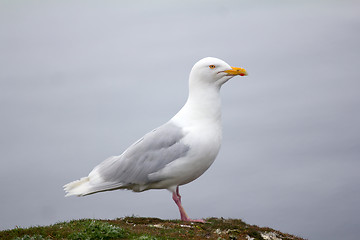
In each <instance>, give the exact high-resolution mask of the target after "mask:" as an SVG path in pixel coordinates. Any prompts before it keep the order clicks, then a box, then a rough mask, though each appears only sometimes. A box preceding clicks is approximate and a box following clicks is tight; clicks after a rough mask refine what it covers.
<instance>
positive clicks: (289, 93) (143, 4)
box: [0, 0, 360, 240]
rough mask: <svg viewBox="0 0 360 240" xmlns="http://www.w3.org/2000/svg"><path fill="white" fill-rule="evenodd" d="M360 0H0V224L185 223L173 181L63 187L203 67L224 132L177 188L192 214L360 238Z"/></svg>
mask: <svg viewBox="0 0 360 240" xmlns="http://www.w3.org/2000/svg"><path fill="white" fill-rule="evenodd" d="M359 12H360V4H359V1H348V0H339V1H320V0H319V1H271V3H270V2H269V1H256V2H254V1H250V0H249V1H196V2H195V1H151V2H150V1H115V0H114V1H76V2H75V1H14V0H11V1H10V0H8V1H4V0H3V1H1V2H0V112H1V117H0V154H1V167H0V190H1V200H0V201H1V204H0V229H7V228H13V227H15V226H21V227H27V226H31V225H47V224H53V223H56V222H58V221H66V220H71V219H79V218H107V219H112V218H117V217H124V216H129V215H137V216H141V217H159V218H164V219H177V218H179V216H178V209H177V207H176V205H175V204H174V202H173V201H172V199H171V194H170V193H169V192H168V191H166V190H152V191H147V192H143V193H133V192H130V191H114V192H107V193H101V194H95V195H92V196H88V197H84V198H76V197H72V198H64V192H63V190H62V186H63V185H64V184H66V183H68V182H70V181H73V180H76V179H78V178H80V177H84V176H86V175H87V174H88V173H89V172H90V171H91V170H92V168H93V167H94V166H95V165H97V164H98V163H100V162H101V161H102V160H104V159H105V158H107V157H109V156H113V155H119V154H121V153H122V151H123V150H125V149H126V147H128V146H129V145H130V144H132V143H133V142H134V141H135V140H137V139H138V138H140V137H141V136H142V135H143V134H145V133H146V132H148V131H150V130H151V129H153V128H155V127H157V126H159V125H161V124H163V123H164V122H166V121H167V120H168V119H169V118H171V117H172V116H173V115H174V114H175V113H176V112H177V111H178V110H179V109H180V108H181V106H182V105H183V104H184V102H185V100H186V97H187V81H188V74H189V72H190V69H191V67H192V65H193V64H194V63H195V62H196V61H198V60H199V59H201V58H203V57H207V56H213V57H218V58H221V59H223V60H225V61H226V62H228V63H229V64H230V65H232V66H236V67H244V68H246V69H247V70H248V73H249V76H248V77H246V78H240V77H237V78H233V79H232V80H231V81H229V82H228V83H226V84H225V85H224V86H223V88H222V100H223V109H222V110H223V111H222V113H223V132H224V136H223V144H222V149H221V151H220V154H219V156H218V158H217V160H216V161H215V163H214V164H213V165H212V167H211V168H210V169H209V170H208V171H207V172H206V173H205V174H204V175H203V176H201V177H200V178H199V179H197V180H196V181H194V182H192V183H190V184H188V185H185V186H183V187H181V188H180V192H181V194H182V196H183V198H182V200H183V204H184V207H185V209H186V210H187V212H188V214H189V215H190V217H193V218H207V217H213V216H214V217H224V218H241V219H243V220H244V221H246V222H248V223H250V224H256V225H259V226H269V227H272V228H275V229H279V230H281V231H283V232H288V233H292V234H296V235H298V236H301V237H304V238H309V239H314V240H322V239H330V240H331V239H334V240H335V239H343V240H352V239H357V238H358V230H359V228H360V217H359V215H360V204H359V202H360V188H359V186H360V127H359V123H360V111H359V110H360V92H359V90H360V81H359V80H360V79H359V68H360V66H359V63H360V47H359V43H360V15H359Z"/></svg>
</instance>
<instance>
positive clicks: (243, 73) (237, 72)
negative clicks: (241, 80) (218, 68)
mask: <svg viewBox="0 0 360 240" xmlns="http://www.w3.org/2000/svg"><path fill="white" fill-rule="evenodd" d="M224 72H226V73H227V74H228V75H229V76H236V75H240V76H247V75H248V73H247V72H246V70H245V69H243V68H238V67H231V70H225V71H224Z"/></svg>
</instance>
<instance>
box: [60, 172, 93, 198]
mask: <svg viewBox="0 0 360 240" xmlns="http://www.w3.org/2000/svg"><path fill="white" fill-rule="evenodd" d="M89 181H90V178H89V177H83V178H81V179H80V180H76V181H73V182H71V183H68V184H66V185H64V190H65V192H66V195H65V197H68V196H73V195H76V196H84V195H87V194H90V193H92V190H91V189H92V187H91V186H90V182H89Z"/></svg>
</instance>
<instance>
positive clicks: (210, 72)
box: [190, 57, 247, 87]
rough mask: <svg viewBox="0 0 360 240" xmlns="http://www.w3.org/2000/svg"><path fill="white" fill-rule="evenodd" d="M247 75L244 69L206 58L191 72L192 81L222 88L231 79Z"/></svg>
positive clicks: (219, 60)
mask: <svg viewBox="0 0 360 240" xmlns="http://www.w3.org/2000/svg"><path fill="white" fill-rule="evenodd" d="M246 75H247V72H246V70H245V69H243V68H239V67H231V66H230V65H229V64H227V63H226V62H224V61H223V60H221V59H218V58H213V57H206V58H203V59H201V60H200V61H198V62H197V63H195V65H194V66H193V68H192V69H191V72H190V81H192V82H194V83H195V82H196V83H199V84H210V85H216V86H219V87H221V85H222V84H224V83H225V82H227V81H228V80H229V79H230V78H233V77H235V76H246Z"/></svg>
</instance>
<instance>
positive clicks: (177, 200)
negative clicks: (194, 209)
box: [172, 186, 205, 223]
mask: <svg viewBox="0 0 360 240" xmlns="http://www.w3.org/2000/svg"><path fill="white" fill-rule="evenodd" d="M172 197H173V200H174V202H175V203H176V205H177V206H178V208H179V211H180V216H181V220H182V221H187V222H202V223H204V222H205V221H204V220H202V219H196V220H193V219H190V218H189V216H188V215H187V214H186V212H185V209H184V208H183V206H182V205H181V196H180V194H179V186H177V187H176V191H174V192H173V195H172Z"/></svg>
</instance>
